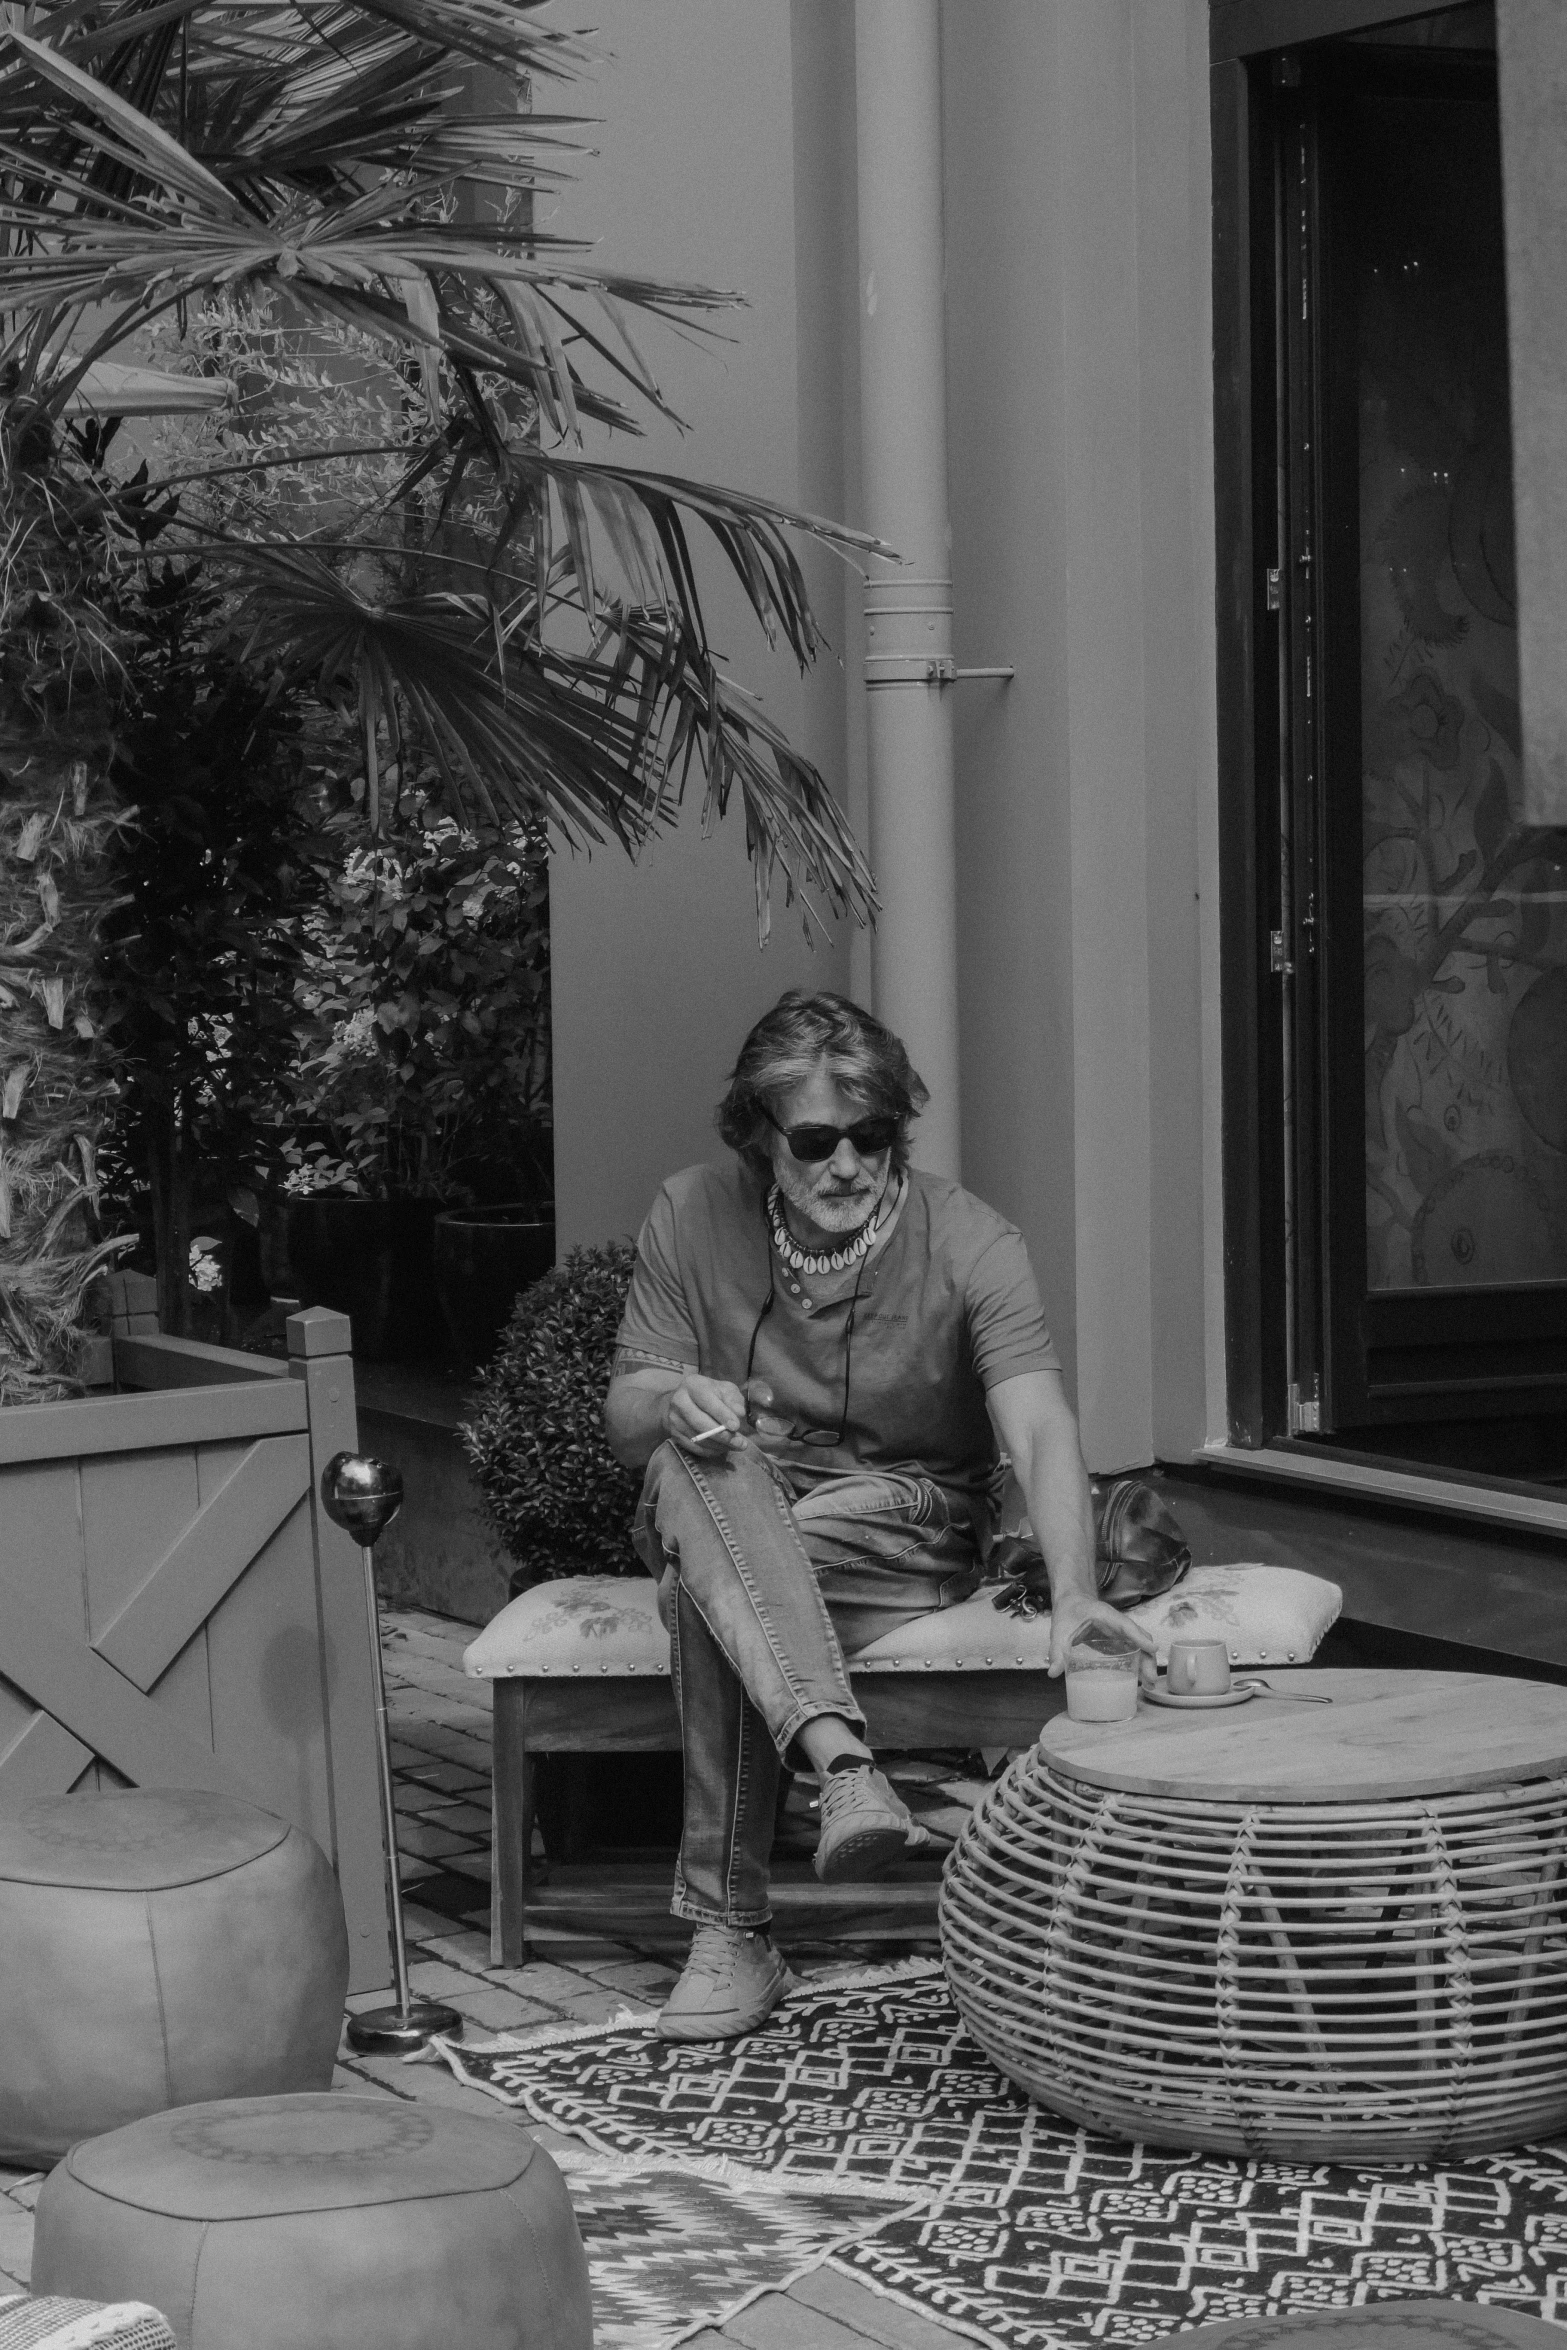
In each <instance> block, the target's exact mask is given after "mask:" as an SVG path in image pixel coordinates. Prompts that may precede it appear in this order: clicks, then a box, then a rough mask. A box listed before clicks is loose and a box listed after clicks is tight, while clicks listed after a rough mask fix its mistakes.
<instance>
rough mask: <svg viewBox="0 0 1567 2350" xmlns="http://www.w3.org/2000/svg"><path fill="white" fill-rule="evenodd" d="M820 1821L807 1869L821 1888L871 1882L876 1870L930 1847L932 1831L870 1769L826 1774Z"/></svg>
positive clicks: (882, 1777) (875, 1772) (880, 1774)
mask: <svg viewBox="0 0 1567 2350" xmlns="http://www.w3.org/2000/svg"><path fill="white" fill-rule="evenodd" d="M820 1816H821V1834H820V1835H819V1836H818V1838H817V1841H816V1858H815V1860H814V1861H813V1862H812V1864H811V1865H812V1867H813V1868H814V1869H815V1871H816V1874H817V1875H818V1876H819V1877H820V1878H821V1880H822V1883H823V1884H824V1885H841V1884H845V1883H851V1882H853V1881H854V1880H856V1879H858V1878H861V1877H874V1876H875V1874H876V1873H877V1871H878V1870H879V1869H884V1868H888V1867H890V1866H891V1864H892V1862H893V1861H895V1860H904V1859H906V1858H907V1857H908V1855H909V1854H910V1853H911V1852H922V1851H924V1850H926V1849H927V1848H928V1847H929V1846H930V1845H931V1843H932V1842H933V1839H932V1837H931V1833H930V1830H929V1829H928V1828H922V1827H921V1826H920V1825H919V1823H918V1821H917V1820H915V1818H914V1817H913V1815H912V1814H911V1812H910V1810H909V1807H908V1805H907V1804H906V1803H905V1802H904V1801H903V1799H902V1797H901V1796H898V1795H894V1793H893V1791H892V1789H891V1787H890V1786H889V1785H888V1783H887V1780H886V1777H885V1775H884V1774H883V1773H882V1772H881V1771H877V1770H873V1769H871V1767H870V1766H869V1764H867V1765H865V1767H864V1768H862V1769H859V1770H852V1771H829V1772H828V1773H827V1775H826V1777H825V1778H824V1779H823V1780H822V1789H821V1797H820Z"/></svg>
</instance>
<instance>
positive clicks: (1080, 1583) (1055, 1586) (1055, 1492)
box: [1019, 1421, 1096, 1602]
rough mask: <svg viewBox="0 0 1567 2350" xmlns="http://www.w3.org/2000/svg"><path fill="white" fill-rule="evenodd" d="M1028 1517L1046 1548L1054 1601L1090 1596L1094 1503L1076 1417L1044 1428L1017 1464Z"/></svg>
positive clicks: (1092, 1565) (1093, 1580)
mask: <svg viewBox="0 0 1567 2350" xmlns="http://www.w3.org/2000/svg"><path fill="white" fill-rule="evenodd" d="M1019 1475H1020V1479H1021V1482H1022V1486H1023V1490H1024V1492H1025V1493H1026V1495H1027V1496H1028V1515H1029V1522H1030V1524H1031V1525H1032V1526H1033V1529H1034V1538H1035V1540H1036V1541H1037V1542H1038V1544H1039V1547H1040V1550H1041V1551H1042V1552H1043V1554H1044V1560H1045V1566H1046V1569H1047V1570H1048V1572H1049V1576H1050V1596H1051V1599H1052V1600H1053V1601H1056V1602H1059V1601H1061V1600H1064V1599H1092V1598H1093V1597H1094V1596H1095V1590H1096V1585H1095V1579H1094V1508H1093V1503H1092V1501H1091V1500H1090V1498H1089V1492H1088V1472H1087V1470H1086V1469H1085V1468H1084V1467H1083V1455H1082V1449H1081V1447H1080V1445H1079V1443H1078V1438H1077V1427H1076V1424H1075V1422H1072V1421H1066V1422H1062V1423H1055V1422H1052V1423H1051V1424H1049V1425H1048V1426H1046V1427H1044V1428H1041V1429H1040V1430H1039V1431H1038V1433H1037V1434H1036V1436H1035V1438H1034V1441H1033V1444H1032V1446H1031V1448H1030V1457H1029V1459H1028V1460H1027V1461H1026V1462H1023V1463H1020V1464H1019Z"/></svg>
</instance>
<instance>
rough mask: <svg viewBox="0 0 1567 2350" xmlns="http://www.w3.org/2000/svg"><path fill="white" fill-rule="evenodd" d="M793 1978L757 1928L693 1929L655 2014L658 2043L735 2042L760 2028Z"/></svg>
mask: <svg viewBox="0 0 1567 2350" xmlns="http://www.w3.org/2000/svg"><path fill="white" fill-rule="evenodd" d="M793 1986H794V1977H793V1976H792V1975H791V1974H790V1972H789V1969H788V1968H787V1967H786V1966H785V1965H784V1962H783V1960H782V1959H781V1958H780V1957H779V1955H778V1952H777V1951H776V1950H775V1949H774V1948H773V1946H772V1944H771V1942H770V1941H769V1940H768V1938H767V1935H766V1933H765V1932H764V1931H763V1930H762V1929H761V1928H760V1927H757V1928H754V1929H752V1930H751V1931H749V1932H748V1931H746V1930H745V1929H743V1928H741V1927H738V1926H698V1928H697V1930H696V1932H695V1934H694V1935H693V1936H692V1938H691V1955H690V1957H689V1958H688V1959H687V1960H686V1963H685V1968H684V1970H683V1972H682V1974H681V1977H680V1980H679V1982H678V1983H677V1984H676V1985H675V1987H674V1989H673V1991H671V1992H670V1994H669V1997H668V1999H667V2000H666V2001H665V2003H664V2006H663V2007H662V2009H661V2010H660V2012H659V2018H658V2034H659V2038H660V2039H661V2040H736V2039H738V2038H739V2036H740V2034H741V2033H742V2032H754V2031H755V2029H756V2027H757V2025H758V2024H761V2023H765V2022H766V2020H767V2018H768V2017H769V2016H770V2015H771V2014H772V2012H773V2009H774V2008H775V2007H776V2006H777V2004H778V2002H779V2000H780V1999H781V1998H782V1997H783V1995H784V1993H785V1992H786V1991H788V1990H792V1988H793Z"/></svg>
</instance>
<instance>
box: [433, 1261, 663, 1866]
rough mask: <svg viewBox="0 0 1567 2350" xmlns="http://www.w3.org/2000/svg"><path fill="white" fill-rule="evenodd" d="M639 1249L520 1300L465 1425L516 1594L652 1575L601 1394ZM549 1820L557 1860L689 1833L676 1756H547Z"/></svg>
mask: <svg viewBox="0 0 1567 2350" xmlns="http://www.w3.org/2000/svg"><path fill="white" fill-rule="evenodd" d="M635 1261H636V1251H635V1250H634V1249H633V1248H632V1247H631V1246H630V1244H629V1243H628V1242H625V1241H619V1242H611V1243H610V1245H609V1246H608V1247H605V1248H574V1249H573V1250H572V1251H571V1254H570V1255H569V1256H568V1257H567V1259H566V1262H565V1264H564V1265H561V1266H558V1267H557V1268H556V1269H555V1270H553V1271H552V1272H548V1273H546V1274H545V1275H544V1277H543V1278H542V1280H539V1281H536V1282H535V1283H534V1285H533V1287H532V1288H531V1289H527V1290H524V1292H523V1294H522V1296H521V1297H520V1298H519V1299H518V1300H517V1304H516V1307H515V1308H514V1310H513V1313H512V1316H511V1320H510V1322H509V1323H508V1325H507V1327H506V1331H505V1334H504V1336H503V1338H502V1340H501V1344H500V1347H499V1349H498V1351H497V1353H496V1355H495V1357H494V1359H493V1361H492V1362H491V1363H490V1365H489V1367H488V1369H487V1370H486V1371H485V1372H484V1373H483V1375H482V1376H481V1378H480V1380H479V1383H478V1389H477V1394H476V1397H475V1408H474V1411H473V1415H472V1417H471V1419H470V1420H469V1421H468V1423H467V1425H466V1426H465V1427H463V1428H462V1429H461V1430H460V1431H459V1433H460V1435H461V1437H462V1440H463V1444H464V1446H465V1448H466V1450H467V1454H468V1458H469V1460H470V1462H471V1463H472V1465H473V1470H474V1475H475V1478H476V1480H477V1483H478V1486H479V1491H480V1494H481V1496H482V1499H483V1507H484V1514H485V1517H486V1518H487V1519H488V1521H489V1523H490V1525H491V1526H492V1527H493V1528H494V1530H495V1532H496V1533H497V1534H498V1535H499V1537H500V1539H501V1541H502V1542H503V1543H504V1544H505V1546H506V1548H507V1550H508V1551H509V1552H510V1553H511V1555H512V1557H513V1558H514V1559H515V1560H516V1561H517V1572H516V1573H515V1574H514V1575H513V1577H512V1591H513V1593H514V1594H515V1593H517V1592H519V1591H522V1590H525V1589H526V1588H527V1587H528V1586H530V1585H531V1584H534V1583H538V1582H543V1581H545V1580H546V1579H548V1578H549V1577H552V1576H558V1575H641V1574H643V1573H644V1572H645V1570H644V1568H643V1565H642V1562H641V1560H640V1559H639V1558H638V1557H637V1555H636V1552H635V1551H634V1550H633V1549H632V1547H631V1520H632V1516H633V1513H634V1511H635V1509H636V1505H637V1497H638V1495H639V1493H640V1492H641V1487H642V1480H641V1478H640V1477H638V1476H636V1475H635V1474H634V1473H633V1472H632V1471H631V1470H629V1469H625V1468H622V1466H621V1464H620V1462H619V1461H617V1460H616V1458H615V1456H614V1454H613V1453H612V1452H611V1451H610V1449H609V1446H608V1444H607V1443H606V1442H605V1439H604V1420H603V1413H604V1392H605V1389H606V1388H607V1387H608V1385H609V1376H610V1367H611V1364H612V1363H613V1361H614V1355H615V1332H616V1330H617V1328H618V1327H619V1324H620V1316H621V1311H622V1309H623V1307H624V1305H625V1302H626V1290H627V1286H628V1285H629V1283H630V1280H631V1268H632V1266H633V1264H634V1263H635ZM539 1761H540V1765H541V1766H542V1767H541V1769H540V1773H539V1779H538V1812H539V1824H540V1827H541V1829H542V1831H543V1835H544V1842H545V1847H546V1850H547V1851H548V1852H549V1853H550V1855H551V1856H552V1857H553V1858H556V1859H562V1860H568V1861H570V1860H575V1859H578V1858H580V1857H581V1855H582V1854H583V1852H585V1851H586V1850H587V1849H588V1848H589V1847H592V1846H621V1847H626V1848H631V1849H647V1848H649V1847H658V1848H660V1849H666V1848H668V1847H671V1846H673V1845H674V1844H675V1843H677V1842H678V1840H679V1835H680V1811H681V1798H682V1774H681V1763H680V1757H679V1755H678V1754H640V1755H638V1756H637V1758H636V1770H635V1772H634V1773H628V1772H627V1769H626V1757H625V1756H624V1755H623V1754H571V1755H566V1754H562V1755H543V1756H541V1757H540V1758H539Z"/></svg>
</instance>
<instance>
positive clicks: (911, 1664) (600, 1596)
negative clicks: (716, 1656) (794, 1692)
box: [463, 1565, 1343, 1681]
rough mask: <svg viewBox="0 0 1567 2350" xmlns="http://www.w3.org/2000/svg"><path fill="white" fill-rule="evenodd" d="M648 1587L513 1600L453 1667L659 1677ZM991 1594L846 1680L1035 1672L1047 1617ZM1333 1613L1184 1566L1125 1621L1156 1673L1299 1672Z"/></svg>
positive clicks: (879, 1645)
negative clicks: (1176, 1668) (1185, 1654)
mask: <svg viewBox="0 0 1567 2350" xmlns="http://www.w3.org/2000/svg"><path fill="white" fill-rule="evenodd" d="M656 1597H657V1588H656V1586H655V1585H654V1583H653V1582H652V1581H651V1579H645V1578H642V1577H638V1576H626V1577H624V1578H622V1577H619V1576H615V1575H583V1576H579V1577H576V1578H574V1579H573V1580H571V1581H569V1582H560V1583H541V1584H538V1585H536V1586H535V1587H534V1589H533V1590H532V1591H525V1592H524V1593H523V1595H522V1597H521V1598H520V1599H514V1600H513V1601H512V1603H511V1605H510V1607H508V1608H503V1609H502V1611H501V1613H500V1614H499V1615H498V1616H497V1617H496V1618H495V1619H494V1621H493V1622H492V1623H490V1624H487V1625H486V1627H485V1629H484V1630H483V1631H482V1632H481V1633H480V1635H479V1637H478V1639H477V1640H475V1641H474V1642H473V1644H472V1646H471V1647H470V1648H469V1649H468V1650H467V1652H466V1654H465V1656H464V1658H463V1669H464V1670H465V1671H466V1672H468V1673H471V1674H472V1675H473V1676H474V1677H475V1679H477V1680H482V1681H497V1680H506V1679H510V1678H511V1677H513V1676H516V1675H521V1676H524V1677H527V1678H530V1679H531V1678H532V1677H533V1676H534V1675H540V1676H548V1677H549V1678H550V1679H555V1678H562V1679H564V1678H568V1677H569V1676H570V1675H572V1674H577V1675H579V1676H591V1675H593V1674H596V1673H605V1674H611V1675H613V1674H617V1673H650V1674H651V1673H667V1672H668V1671H669V1636H668V1634H667V1633H666V1632H665V1630H664V1627H663V1625H662V1624H661V1623H660V1622H659V1620H658V1610H657V1607H656V1605H655V1601H656ZM991 1600H992V1591H991V1590H990V1589H986V1590H982V1591H978V1592H976V1593H975V1595H974V1597H973V1598H972V1599H965V1600H963V1601H961V1602H960V1604H959V1605H958V1606H957V1607H951V1608H944V1609H942V1610H941V1612H940V1613H939V1614H937V1615H930V1616H919V1617H916V1619H915V1621H914V1622H913V1623H912V1624H905V1625H904V1627H903V1629H902V1630H901V1631H899V1632H886V1633H883V1635H882V1637H881V1638H880V1639H879V1640H875V1641H873V1642H872V1643H871V1645H870V1647H869V1648H866V1649H862V1650H861V1652H860V1654H859V1655H858V1656H857V1657H856V1658H855V1659H854V1670H855V1671H856V1672H857V1673H898V1672H915V1673H918V1672H927V1671H934V1672H960V1671H965V1670H966V1671H969V1672H984V1671H985V1670H986V1669H987V1668H988V1669H990V1670H991V1671H994V1672H1017V1671H1019V1670H1022V1671H1024V1672H1036V1673H1037V1672H1043V1670H1044V1668H1045V1667H1046V1665H1047V1664H1048V1663H1049V1661H1050V1618H1049V1617H1048V1616H1034V1617H1031V1618H1027V1619H1025V1618H1022V1617H1018V1616H1012V1615H1003V1614H1001V1613H1000V1612H998V1610H997V1609H996V1608H995V1607H994V1606H992V1604H991ZM1342 1604H1343V1598H1342V1594H1341V1593H1340V1591H1339V1588H1338V1585H1337V1584H1336V1583H1328V1582H1325V1581H1324V1580H1323V1579H1322V1578H1321V1577H1320V1576H1318V1575H1306V1574H1302V1573H1301V1572H1300V1571H1299V1569H1298V1568H1295V1567H1269V1566H1250V1565H1235V1566H1219V1567H1193V1569H1192V1571H1191V1573H1190V1574H1189V1575H1188V1576H1187V1578H1186V1580H1185V1582H1184V1583H1179V1584H1177V1585H1176V1587H1175V1589H1174V1590H1173V1591H1166V1592H1164V1593H1163V1594H1162V1595H1161V1596H1160V1597H1159V1598H1158V1599H1147V1600H1144V1601H1143V1603H1142V1604H1141V1606H1139V1607H1136V1608H1132V1609H1130V1610H1129V1611H1128V1612H1129V1613H1130V1615H1131V1616H1132V1617H1134V1618H1135V1620H1136V1621H1137V1622H1138V1623H1141V1624H1146V1625H1147V1626H1148V1629H1149V1630H1150V1631H1151V1632H1152V1633H1153V1636H1154V1638H1155V1640H1156V1641H1157V1643H1158V1648H1159V1659H1160V1662H1161V1663H1162V1662H1163V1661H1164V1659H1165V1657H1166V1656H1167V1655H1168V1653H1169V1646H1170V1642H1171V1641H1172V1640H1193V1639H1199V1640H1200V1639H1208V1640H1223V1641H1225V1642H1226V1643H1227V1645H1228V1647H1229V1651H1230V1660H1231V1662H1232V1663H1233V1664H1238V1665H1266V1664H1273V1665H1283V1664H1303V1663H1304V1662H1305V1660H1306V1659H1307V1658H1308V1657H1310V1656H1311V1655H1312V1654H1313V1653H1314V1652H1315V1650H1316V1647H1317V1645H1318V1643H1319V1641H1320V1640H1321V1639H1322V1636H1323V1634H1324V1633H1325V1632H1326V1631H1327V1629H1328V1627H1329V1625H1330V1624H1332V1623H1333V1621H1334V1619H1335V1618H1336V1617H1337V1615H1338V1612H1339V1609H1340V1607H1341V1606H1342Z"/></svg>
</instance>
